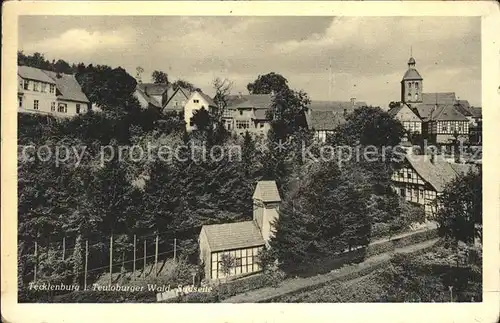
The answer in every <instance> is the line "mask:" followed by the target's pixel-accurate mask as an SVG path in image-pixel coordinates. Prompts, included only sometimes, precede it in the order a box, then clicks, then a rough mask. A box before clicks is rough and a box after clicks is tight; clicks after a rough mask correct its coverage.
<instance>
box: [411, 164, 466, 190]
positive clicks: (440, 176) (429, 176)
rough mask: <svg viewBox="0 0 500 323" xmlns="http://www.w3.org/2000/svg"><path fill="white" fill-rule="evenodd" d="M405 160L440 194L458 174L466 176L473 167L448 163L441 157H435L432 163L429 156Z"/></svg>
mask: <svg viewBox="0 0 500 323" xmlns="http://www.w3.org/2000/svg"><path fill="white" fill-rule="evenodd" d="M406 160H407V161H408V162H409V163H410V165H411V166H412V167H413V169H414V170H415V171H416V172H417V173H418V174H419V175H420V177H422V179H423V180H424V181H426V182H427V183H429V184H430V185H431V186H432V187H433V188H434V189H435V190H436V191H437V192H442V191H443V190H444V188H445V186H446V184H447V183H449V182H451V181H452V180H453V179H454V178H455V177H456V176H458V175H459V174H466V173H467V172H468V171H469V170H470V169H471V168H472V167H473V165H470V164H453V163H449V162H447V161H445V160H444V159H443V157H442V156H435V161H434V163H432V162H431V156H429V155H408V156H407V157H406Z"/></svg>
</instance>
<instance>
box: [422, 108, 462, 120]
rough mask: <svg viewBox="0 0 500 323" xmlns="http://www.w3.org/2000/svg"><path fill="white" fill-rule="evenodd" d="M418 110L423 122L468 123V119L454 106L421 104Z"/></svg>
mask: <svg viewBox="0 0 500 323" xmlns="http://www.w3.org/2000/svg"><path fill="white" fill-rule="evenodd" d="M415 108H416V110H417V112H418V114H419V116H420V118H422V120H423V121H429V120H435V121H467V120H468V119H467V117H466V116H464V115H463V114H462V113H460V112H459V111H458V110H457V108H456V107H455V106H454V105H452V104H438V105H436V104H419V105H417V106H416V107H415Z"/></svg>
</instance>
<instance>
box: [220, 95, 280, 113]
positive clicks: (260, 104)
mask: <svg viewBox="0 0 500 323" xmlns="http://www.w3.org/2000/svg"><path fill="white" fill-rule="evenodd" d="M272 102H273V101H272V96H271V95H270V94H242V95H231V96H229V97H228V104H227V107H228V108H229V109H238V108H256V109H264V110H267V109H269V107H271V105H272Z"/></svg>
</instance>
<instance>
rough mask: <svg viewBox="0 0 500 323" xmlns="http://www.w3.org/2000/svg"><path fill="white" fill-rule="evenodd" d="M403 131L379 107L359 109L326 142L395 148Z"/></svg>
mask: <svg viewBox="0 0 500 323" xmlns="http://www.w3.org/2000/svg"><path fill="white" fill-rule="evenodd" d="M404 134H405V129H404V127H403V125H402V124H401V122H399V121H398V120H395V119H394V118H392V117H391V116H390V115H389V114H388V113H387V112H385V111H383V110H382V109H380V108H379V107H360V108H357V109H355V110H354V111H353V112H352V113H350V114H348V115H347V117H346V122H345V123H344V124H342V125H340V126H339V127H337V128H336V129H335V130H334V133H333V134H332V136H330V137H329V138H328V139H327V140H328V142H329V143H334V144H336V145H349V146H356V145H358V144H360V145H363V146H368V145H371V146H375V147H395V146H396V145H398V144H399V143H400V142H401V138H403V136H404Z"/></svg>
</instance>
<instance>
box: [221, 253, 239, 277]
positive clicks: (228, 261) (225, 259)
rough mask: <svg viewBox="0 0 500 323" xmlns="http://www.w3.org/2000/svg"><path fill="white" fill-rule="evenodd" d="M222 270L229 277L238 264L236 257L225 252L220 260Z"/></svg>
mask: <svg viewBox="0 0 500 323" xmlns="http://www.w3.org/2000/svg"><path fill="white" fill-rule="evenodd" d="M220 265H221V271H222V273H223V274H224V275H225V276H226V277H227V276H229V274H230V273H231V269H233V267H234V266H235V265H236V259H235V258H234V257H233V256H231V254H229V253H223V254H222V255H221V260H220Z"/></svg>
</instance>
